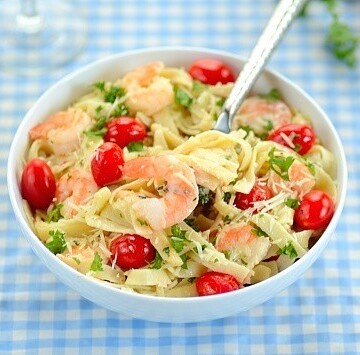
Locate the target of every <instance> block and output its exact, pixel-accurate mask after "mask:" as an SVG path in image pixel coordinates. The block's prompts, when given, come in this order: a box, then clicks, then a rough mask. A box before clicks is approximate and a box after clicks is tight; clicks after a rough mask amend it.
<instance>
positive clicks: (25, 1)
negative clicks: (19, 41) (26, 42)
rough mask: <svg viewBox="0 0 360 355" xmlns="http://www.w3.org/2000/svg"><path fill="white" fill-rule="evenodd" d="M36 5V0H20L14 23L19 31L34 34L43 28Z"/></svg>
mask: <svg viewBox="0 0 360 355" xmlns="http://www.w3.org/2000/svg"><path fill="white" fill-rule="evenodd" d="M36 5H37V0H20V13H19V14H18V15H17V17H16V24H17V26H18V29H19V30H20V31H21V32H23V33H26V34H34V33H38V32H40V31H41V29H42V28H43V25H44V21H43V18H42V16H41V15H40V14H39V13H38V11H37V6H36Z"/></svg>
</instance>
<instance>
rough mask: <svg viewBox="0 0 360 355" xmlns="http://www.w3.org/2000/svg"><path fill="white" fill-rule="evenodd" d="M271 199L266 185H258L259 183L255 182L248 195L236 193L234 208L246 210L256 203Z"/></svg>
mask: <svg viewBox="0 0 360 355" xmlns="http://www.w3.org/2000/svg"><path fill="white" fill-rule="evenodd" d="M271 197H272V193H271V190H270V189H269V187H267V186H266V185H260V184H259V182H255V184H254V186H253V188H252V189H251V191H250V192H249V193H248V194H243V193H241V192H237V193H236V195H235V201H234V203H235V206H236V207H237V208H239V209H241V210H246V209H247V208H249V207H253V206H254V202H256V201H264V200H268V199H269V198H271Z"/></svg>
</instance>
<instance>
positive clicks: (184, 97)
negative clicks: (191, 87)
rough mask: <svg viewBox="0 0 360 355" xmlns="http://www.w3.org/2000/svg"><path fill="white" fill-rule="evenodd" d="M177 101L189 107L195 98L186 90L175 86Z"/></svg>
mask: <svg viewBox="0 0 360 355" xmlns="http://www.w3.org/2000/svg"><path fill="white" fill-rule="evenodd" d="M174 90H175V102H176V103H177V104H179V105H181V106H184V107H186V108H189V107H190V105H191V103H192V101H193V99H192V97H191V96H190V95H189V94H188V93H187V92H186V91H184V90H182V89H179V88H175V89H174Z"/></svg>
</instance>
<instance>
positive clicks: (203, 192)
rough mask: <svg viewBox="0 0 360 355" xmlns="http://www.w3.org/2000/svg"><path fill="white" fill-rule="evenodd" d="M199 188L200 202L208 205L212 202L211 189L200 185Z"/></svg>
mask: <svg viewBox="0 0 360 355" xmlns="http://www.w3.org/2000/svg"><path fill="white" fill-rule="evenodd" d="M198 188H199V203H200V204H201V205H206V204H207V203H209V202H210V199H211V198H210V190H209V189H208V188H207V187H204V186H200V185H198Z"/></svg>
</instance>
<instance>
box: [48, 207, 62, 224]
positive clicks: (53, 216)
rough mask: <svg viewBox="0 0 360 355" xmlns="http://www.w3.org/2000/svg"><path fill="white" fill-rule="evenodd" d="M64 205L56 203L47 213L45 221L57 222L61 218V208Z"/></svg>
mask: <svg viewBox="0 0 360 355" xmlns="http://www.w3.org/2000/svg"><path fill="white" fill-rule="evenodd" d="M63 206H64V205H63V204H62V203H58V204H57V205H56V206H55V207H54V208H53V209H52V210H51V211H50V212H49V213H48V215H47V218H46V222H48V223H50V222H58V221H59V219H61V218H63V217H64V216H63V215H62V214H61V211H60V210H61V208H62V207H63Z"/></svg>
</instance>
